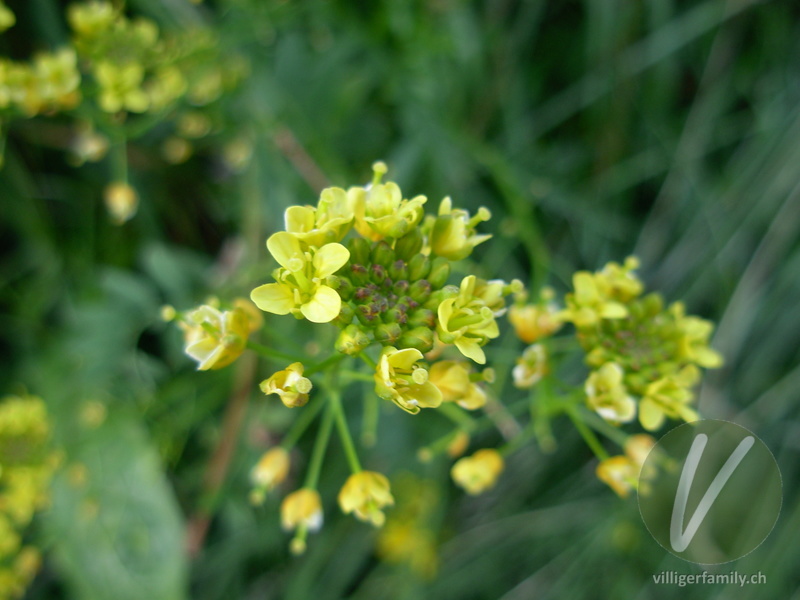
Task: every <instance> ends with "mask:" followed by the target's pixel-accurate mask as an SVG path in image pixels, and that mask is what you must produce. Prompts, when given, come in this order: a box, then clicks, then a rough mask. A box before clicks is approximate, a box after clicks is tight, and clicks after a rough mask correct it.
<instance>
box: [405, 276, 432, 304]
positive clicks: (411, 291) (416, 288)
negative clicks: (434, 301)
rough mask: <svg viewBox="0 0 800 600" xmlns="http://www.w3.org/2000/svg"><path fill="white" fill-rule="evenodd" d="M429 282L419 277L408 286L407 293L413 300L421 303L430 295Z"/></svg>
mask: <svg viewBox="0 0 800 600" xmlns="http://www.w3.org/2000/svg"><path fill="white" fill-rule="evenodd" d="M431 291H432V290H431V284H430V283H429V282H428V280H427V279H420V280H419V281H415V282H414V283H412V284H411V287H410V288H408V295H409V296H411V297H412V298H413V299H414V300H416V301H417V302H419V303H420V304H423V303H424V302H425V301H426V300H427V299H428V298H430V297H431Z"/></svg>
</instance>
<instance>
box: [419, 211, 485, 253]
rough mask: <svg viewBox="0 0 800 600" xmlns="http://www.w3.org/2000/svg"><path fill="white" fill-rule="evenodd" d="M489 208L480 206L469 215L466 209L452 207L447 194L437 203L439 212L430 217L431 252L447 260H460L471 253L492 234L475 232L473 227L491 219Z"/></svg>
mask: <svg viewBox="0 0 800 600" xmlns="http://www.w3.org/2000/svg"><path fill="white" fill-rule="evenodd" d="M491 217H492V213H490V212H489V209H487V208H484V207H481V208H480V209H478V213H477V214H476V215H475V216H474V217H471V218H470V216H469V213H468V212H467V211H466V210H463V209H453V201H452V200H451V199H450V197H449V196H448V197H447V198H445V199H444V200H442V202H441V203H440V204H439V214H438V216H437V217H436V218H435V219H432V223H431V234H430V244H431V252H433V254H436V255H437V256H443V257H444V258H447V259H448V260H462V259H464V258H466V257H468V256H469V255H470V254H472V250H473V249H474V248H475V246H477V245H478V244H481V243H483V242H485V241H486V240H488V239H490V238H491V237H492V236H491V235H489V234H476V233H475V228H476V227H477V226H478V225H479V224H480V223H482V222H484V221H488V220H489V219H491Z"/></svg>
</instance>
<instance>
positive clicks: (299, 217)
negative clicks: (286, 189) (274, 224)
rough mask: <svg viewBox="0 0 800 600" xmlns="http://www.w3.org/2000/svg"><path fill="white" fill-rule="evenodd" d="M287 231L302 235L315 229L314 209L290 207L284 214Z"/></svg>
mask: <svg viewBox="0 0 800 600" xmlns="http://www.w3.org/2000/svg"><path fill="white" fill-rule="evenodd" d="M283 222H284V224H285V225H286V231H289V232H293V233H301V232H306V231H311V230H312V229H314V209H313V208H311V207H309V206H290V207H289V208H287V209H286V212H285V213H283Z"/></svg>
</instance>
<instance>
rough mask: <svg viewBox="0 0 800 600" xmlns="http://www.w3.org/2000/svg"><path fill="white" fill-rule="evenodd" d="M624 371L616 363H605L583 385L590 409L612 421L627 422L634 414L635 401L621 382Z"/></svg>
mask: <svg viewBox="0 0 800 600" xmlns="http://www.w3.org/2000/svg"><path fill="white" fill-rule="evenodd" d="M624 375H625V373H624V371H623V370H622V367H620V366H619V365H618V364H616V363H606V364H604V365H603V366H602V367H600V368H599V369H597V370H596V371H593V372H592V373H591V374H590V375H589V377H588V379H587V380H586V384H585V386H584V388H585V390H586V401H587V404H588V405H589V407H590V408H591V409H593V410H594V411H596V412H597V414H599V415H600V416H601V417H603V418H604V419H606V420H607V421H611V422H612V423H628V422H629V421H632V420H633V418H634V417H635V416H636V402H635V401H634V399H633V398H632V397H631V396H629V395H628V391H627V389H626V388H625V384H624V383H623V377H624Z"/></svg>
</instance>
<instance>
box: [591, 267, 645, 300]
mask: <svg viewBox="0 0 800 600" xmlns="http://www.w3.org/2000/svg"><path fill="white" fill-rule="evenodd" d="M638 268H639V259H638V258H636V257H635V256H629V257H628V258H626V259H625V263H624V264H623V265H619V264H617V263H615V262H610V263H608V264H607V265H605V266H604V267H603V269H602V270H601V271H600V273H599V277H598V278H597V281H598V284H599V285H600V287H601V289H602V294H603V295H604V296H607V297H608V298H613V299H614V300H617V301H619V302H623V303H625V302H630V301H631V300H633V299H634V298H636V297H638V296H639V295H640V294H641V293H642V291H643V290H644V285H643V284H642V282H641V281H639V279H638V278H637V277H636V275H635V274H634V273H633V272H634V271H635V270H636V269H638Z"/></svg>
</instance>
